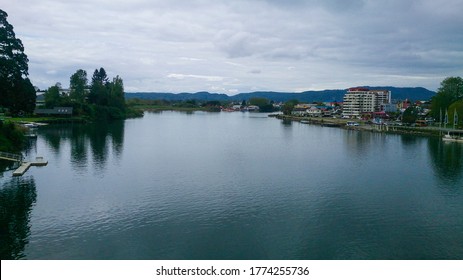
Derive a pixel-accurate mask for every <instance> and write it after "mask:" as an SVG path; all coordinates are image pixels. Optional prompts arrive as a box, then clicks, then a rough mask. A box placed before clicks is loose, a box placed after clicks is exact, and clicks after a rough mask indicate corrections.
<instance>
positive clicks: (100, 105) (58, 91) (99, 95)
mask: <svg viewBox="0 0 463 280" xmlns="http://www.w3.org/2000/svg"><path fill="white" fill-rule="evenodd" d="M69 89H70V91H69V93H63V90H62V88H61V85H60V84H59V83H57V84H55V85H54V86H51V87H49V88H48V89H47V90H46V91H45V94H44V97H45V107H46V108H53V107H57V106H65V107H73V108H74V111H75V113H76V114H77V115H80V116H88V117H90V118H92V119H121V118H125V117H126V104H125V97H124V82H123V80H122V78H121V77H119V76H116V77H114V78H113V79H112V80H110V79H109V78H108V76H107V74H106V70H105V69H104V68H103V67H101V68H100V69H95V71H94V72H93V76H92V79H91V82H90V84H89V83H88V78H87V72H86V71H85V70H82V69H79V70H77V71H76V72H75V73H74V74H72V76H71V77H70V81H69Z"/></svg>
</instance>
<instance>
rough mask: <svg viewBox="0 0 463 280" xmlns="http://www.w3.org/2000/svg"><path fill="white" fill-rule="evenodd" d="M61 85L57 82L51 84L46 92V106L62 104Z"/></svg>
mask: <svg viewBox="0 0 463 280" xmlns="http://www.w3.org/2000/svg"><path fill="white" fill-rule="evenodd" d="M60 91H61V86H60V85H59V84H56V85H54V86H51V87H49V88H48V89H47V91H46V92H45V107H47V108H53V107H56V106H61V103H62V101H63V100H62V97H61V93H60Z"/></svg>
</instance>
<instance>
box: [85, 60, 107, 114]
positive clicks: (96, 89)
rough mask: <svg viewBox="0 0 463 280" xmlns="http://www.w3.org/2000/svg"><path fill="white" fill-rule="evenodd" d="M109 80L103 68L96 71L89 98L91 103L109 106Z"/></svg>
mask: <svg viewBox="0 0 463 280" xmlns="http://www.w3.org/2000/svg"><path fill="white" fill-rule="evenodd" d="M108 83H109V79H108V76H107V75H106V71H105V70H104V68H103V67H101V68H100V69H99V70H98V69H95V72H93V76H92V84H91V88H90V93H89V96H88V99H89V102H90V103H92V104H96V105H102V106H107V105H108V99H109V94H108V91H109V90H108V85H109V84H108Z"/></svg>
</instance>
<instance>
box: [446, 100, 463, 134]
mask: <svg viewBox="0 0 463 280" xmlns="http://www.w3.org/2000/svg"><path fill="white" fill-rule="evenodd" d="M455 111H456V112H457V117H458V121H457V126H458V127H459V128H461V127H463V100H458V101H456V102H453V103H452V104H451V105H450V106H449V110H448V114H449V120H448V122H449V124H450V125H453V122H454V120H455V119H454V117H455Z"/></svg>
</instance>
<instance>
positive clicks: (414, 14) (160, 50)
mask: <svg viewBox="0 0 463 280" xmlns="http://www.w3.org/2000/svg"><path fill="white" fill-rule="evenodd" d="M0 1H1V2H2V4H1V9H3V10H4V11H6V12H7V13H8V15H9V16H8V21H9V22H10V23H11V24H12V25H13V26H14V31H15V33H16V37H17V38H20V39H21V40H22V41H23V44H24V46H25V52H26V54H27V55H28V57H29V60H30V61H29V74H30V75H29V76H30V78H31V80H32V82H33V83H34V85H36V86H38V87H39V88H41V89H46V88H48V87H49V86H51V85H54V84H55V83H56V82H60V83H61V84H62V85H63V87H68V86H69V77H70V76H71V75H72V74H73V73H74V72H75V71H76V70H78V69H84V70H86V71H87V73H88V77H89V79H90V78H91V75H92V74H93V71H94V70H95V69H96V68H99V67H104V68H105V70H106V71H107V72H108V76H110V77H114V76H116V75H119V76H121V77H122V79H123V80H124V85H125V90H126V91H156V92H173V93H178V92H197V91H210V92H219V93H226V94H229V95H233V94H236V93H239V92H250V91H258V90H273V91H291V92H294V91H295V92H300V91H304V90H320V89H343V88H348V87H351V86H360V85H370V86H385V85H392V86H413V87H414V86H423V87H426V88H428V89H431V90H436V89H437V88H438V87H439V84H440V82H441V81H442V80H443V79H444V78H445V77H448V76H463V16H462V13H461V12H462V11H463V0H439V1H436V0H389V1H388V0H382V1H379V0H285V1H283V0H246V1H245V0H234V1H225V0H224V1H222V0H183V1H180V0H170V1H168V0H130V1H129V0H75V1H63V0H14V1H7V0H0Z"/></svg>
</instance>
